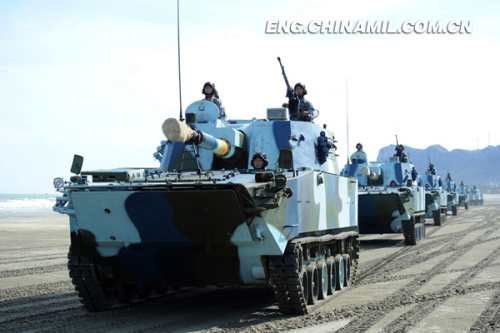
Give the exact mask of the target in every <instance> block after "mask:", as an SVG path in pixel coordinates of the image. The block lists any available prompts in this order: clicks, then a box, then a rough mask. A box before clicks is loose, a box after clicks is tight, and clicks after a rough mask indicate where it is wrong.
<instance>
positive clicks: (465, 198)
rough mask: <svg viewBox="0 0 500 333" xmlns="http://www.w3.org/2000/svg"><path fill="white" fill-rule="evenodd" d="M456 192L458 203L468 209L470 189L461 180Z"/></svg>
mask: <svg viewBox="0 0 500 333" xmlns="http://www.w3.org/2000/svg"><path fill="white" fill-rule="evenodd" d="M457 192H458V205H459V206H462V207H464V208H465V209H469V201H470V190H469V187H468V186H467V185H465V184H464V181H463V180H462V181H461V182H460V185H459V186H458V187H457Z"/></svg>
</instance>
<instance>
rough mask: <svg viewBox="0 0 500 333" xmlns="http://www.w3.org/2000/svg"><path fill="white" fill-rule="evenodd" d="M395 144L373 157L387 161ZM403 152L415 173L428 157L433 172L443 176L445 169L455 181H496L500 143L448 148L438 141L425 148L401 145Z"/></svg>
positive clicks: (499, 174)
mask: <svg viewBox="0 0 500 333" xmlns="http://www.w3.org/2000/svg"><path fill="white" fill-rule="evenodd" d="M394 149H395V145H390V146H387V147H384V148H382V149H380V151H379V153H378V157H377V161H387V160H389V157H391V156H392V155H393V154H394ZM405 152H406V153H409V154H410V161H411V162H412V163H413V164H414V165H415V168H416V169H417V171H418V172H419V174H421V175H422V174H424V173H425V171H426V170H427V168H428V167H429V158H430V160H431V161H432V163H433V164H434V165H435V166H436V169H437V172H438V173H439V174H440V175H441V176H442V177H446V175H447V173H448V171H449V172H450V173H451V176H452V178H453V180H455V182H457V183H458V184H460V182H461V181H462V180H463V181H464V183H465V184H467V185H469V186H473V185H476V186H481V187H484V186H487V185H488V184H490V183H498V184H500V172H498V168H499V166H500V146H488V147H486V148H483V149H477V150H465V149H454V150H452V151H448V150H447V149H446V148H444V147H443V146H440V145H432V146H429V147H427V148H426V149H416V148H412V147H410V146H408V145H405Z"/></svg>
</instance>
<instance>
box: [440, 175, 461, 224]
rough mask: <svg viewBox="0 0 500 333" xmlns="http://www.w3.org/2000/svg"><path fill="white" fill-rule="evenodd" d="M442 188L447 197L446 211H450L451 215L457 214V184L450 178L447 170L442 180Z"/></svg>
mask: <svg viewBox="0 0 500 333" xmlns="http://www.w3.org/2000/svg"><path fill="white" fill-rule="evenodd" d="M443 188H444V190H445V191H446V193H447V197H448V199H447V200H448V211H451V213H452V215H457V214H458V205H459V194H458V191H457V185H456V184H455V181H454V180H453V178H451V174H450V173H449V172H448V174H447V175H446V179H445V180H444V183H443Z"/></svg>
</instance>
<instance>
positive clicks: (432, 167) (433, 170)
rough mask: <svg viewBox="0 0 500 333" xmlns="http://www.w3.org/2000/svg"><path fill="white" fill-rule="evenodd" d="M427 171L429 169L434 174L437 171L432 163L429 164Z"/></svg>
mask: <svg viewBox="0 0 500 333" xmlns="http://www.w3.org/2000/svg"><path fill="white" fill-rule="evenodd" d="M427 171H430V172H431V175H435V174H436V173H437V172H436V168H434V164H432V163H431V164H429V169H428V170H427Z"/></svg>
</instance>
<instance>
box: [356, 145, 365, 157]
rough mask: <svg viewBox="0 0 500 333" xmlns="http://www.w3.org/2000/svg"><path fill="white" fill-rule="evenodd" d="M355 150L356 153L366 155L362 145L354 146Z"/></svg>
mask: <svg viewBox="0 0 500 333" xmlns="http://www.w3.org/2000/svg"><path fill="white" fill-rule="evenodd" d="M356 150H357V151H358V152H360V153H363V154H365V155H366V153H365V151H364V150H363V145H362V144H361V143H358V144H357V145H356Z"/></svg>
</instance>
